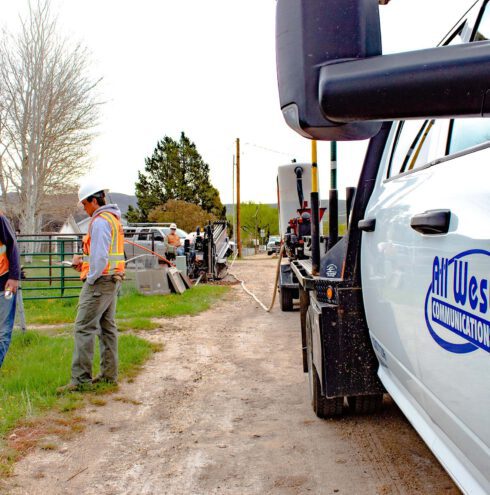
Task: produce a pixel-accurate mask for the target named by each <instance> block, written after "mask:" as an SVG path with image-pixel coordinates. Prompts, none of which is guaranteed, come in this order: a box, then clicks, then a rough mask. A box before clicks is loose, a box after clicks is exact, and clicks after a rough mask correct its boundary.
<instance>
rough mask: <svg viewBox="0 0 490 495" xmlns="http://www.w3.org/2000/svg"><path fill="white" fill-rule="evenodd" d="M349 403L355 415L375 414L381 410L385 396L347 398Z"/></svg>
mask: <svg viewBox="0 0 490 495" xmlns="http://www.w3.org/2000/svg"><path fill="white" fill-rule="evenodd" d="M347 402H348V403H349V409H350V410H351V411H352V412H353V413H354V414H373V413H375V412H378V411H380V410H381V407H382V405H383V394H375V395H355V396H351V397H347Z"/></svg>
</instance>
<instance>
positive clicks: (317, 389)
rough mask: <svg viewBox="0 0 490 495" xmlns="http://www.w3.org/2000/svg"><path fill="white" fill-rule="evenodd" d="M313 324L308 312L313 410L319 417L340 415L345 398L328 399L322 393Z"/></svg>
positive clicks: (307, 326) (307, 339)
mask: <svg viewBox="0 0 490 495" xmlns="http://www.w3.org/2000/svg"><path fill="white" fill-rule="evenodd" d="M311 325H312V323H311V315H309V314H308V315H307V317H306V353H307V364H308V383H309V389H310V397H311V405H312V407H313V411H314V412H315V414H316V415H317V417H319V418H322V419H325V418H332V417H335V416H340V415H341V414H342V412H343V408H344V398H343V397H334V398H333V399H328V398H327V397H324V396H323V395H322V386H321V383H320V378H319V377H318V373H317V371H316V369H315V366H314V365H313V350H312V338H311Z"/></svg>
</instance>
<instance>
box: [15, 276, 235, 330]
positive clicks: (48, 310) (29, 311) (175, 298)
mask: <svg viewBox="0 0 490 495" xmlns="http://www.w3.org/2000/svg"><path fill="white" fill-rule="evenodd" d="M226 291H227V287H223V286H216V285H198V286H197V287H193V288H192V289H190V290H187V291H185V292H184V293H183V294H169V295H167V296H145V295H142V294H139V293H138V292H137V291H136V289H135V288H133V287H132V286H130V285H129V284H128V286H126V287H125V288H124V290H123V294H122V295H121V297H120V298H119V299H118V302H117V314H116V317H117V318H118V320H119V319H121V320H127V319H135V318H162V317H173V316H179V315H184V314H189V315H195V314H197V313H200V312H201V311H204V310H206V309H208V308H209V307H210V306H211V304H212V303H213V302H214V301H216V300H217V299H219V298H220V297H221V296H222V295H223V294H224V293H225V292H226ZM77 303H78V299H53V300H40V301H25V304H24V306H25V313H26V322H27V324H28V325H35V324H51V325H53V324H60V323H72V322H73V321H74V320H75V316H76V312H77ZM121 323H123V322H121ZM138 324H139V325H140V326H138V327H136V329H138V328H142V326H141V320H140V322H139V323H138ZM124 325H125V324H124V323H123V326H124ZM131 328H135V327H131Z"/></svg>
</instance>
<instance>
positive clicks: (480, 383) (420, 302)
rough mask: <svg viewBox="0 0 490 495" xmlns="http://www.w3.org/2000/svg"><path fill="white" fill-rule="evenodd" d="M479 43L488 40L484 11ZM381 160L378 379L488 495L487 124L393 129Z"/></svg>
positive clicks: (373, 314)
mask: <svg viewBox="0 0 490 495" xmlns="http://www.w3.org/2000/svg"><path fill="white" fill-rule="evenodd" d="M473 39H475V40H488V39H490V7H489V6H488V4H487V6H486V9H485V10H484V12H483V14H482V15H481V17H480V20H479V26H478V29H476V30H474V34H473ZM453 41H454V42H458V39H457V38H454V39H453ZM383 159H384V162H383V165H382V167H381V169H380V174H379V176H378V180H377V185H376V188H375V191H374V193H373V196H372V198H371V200H370V203H369V205H368V208H367V211H366V214H365V218H375V219H376V226H375V231H374V232H372V233H365V234H363V240H362V280H363V293H364V297H365V300H366V313H367V319H368V325H369V327H370V332H371V336H372V339H373V345H374V347H375V350H376V352H377V354H378V357H379V359H380V362H381V364H382V366H381V367H380V377H381V378H382V380H383V382H384V384H385V386H386V387H387V388H388V390H389V392H390V393H392V394H393V395H395V396H397V397H396V400H397V402H398V403H399V404H400V405H402V404H405V407H402V408H403V409H404V412H405V414H406V415H407V416H408V417H409V419H410V420H411V422H412V423H413V424H414V426H415V427H416V428H417V430H418V431H419V433H420V434H421V435H422V436H423V437H424V439H425V441H426V442H427V443H428V444H429V445H430V446H431V448H432V450H433V451H434V452H435V453H436V455H437V456H438V457H439V459H440V460H441V462H442V463H443V464H444V466H445V467H446V469H447V470H448V471H449V472H452V473H453V474H455V473H456V472H457V473H458V474H457V475H455V478H457V479H462V477H466V478H468V477H467V476H465V472H464V471H465V470H467V471H469V472H470V477H469V478H471V479H474V480H476V482H477V485H475V489H474V491H473V492H472V493H482V492H481V489H482V487H485V488H484V491H485V490H486V489H490V479H489V472H490V453H489V452H490V451H489V446H490V422H489V421H488V411H490V386H489V382H488V376H489V369H490V293H489V290H490V270H489V268H490V217H489V216H488V212H489V211H490V184H489V178H490V170H489V167H488V164H489V161H490V120H489V119H483V118H482V119H455V120H439V121H430V120H429V121H423V122H422V121H411V122H399V123H396V124H394V126H393V128H392V131H391V135H390V139H389V141H388V144H387V147H386V150H385V155H384V157H383ZM410 411H412V412H410ZM447 439H449V442H448V441H447ZM442 443H445V444H446V446H448V445H449V446H450V449H449V451H448V450H447V449H445V447H443V446H442ZM455 445H457V446H458V447H456V446H455ZM468 461H469V462H468ZM475 469H476V471H475Z"/></svg>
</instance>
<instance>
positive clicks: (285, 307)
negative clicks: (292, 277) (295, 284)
mask: <svg viewBox="0 0 490 495" xmlns="http://www.w3.org/2000/svg"><path fill="white" fill-rule="evenodd" d="M279 292H280V301H281V311H292V310H293V291H292V290H291V289H286V288H284V287H281V288H279Z"/></svg>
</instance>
